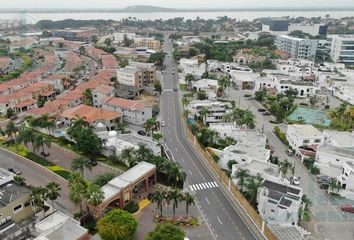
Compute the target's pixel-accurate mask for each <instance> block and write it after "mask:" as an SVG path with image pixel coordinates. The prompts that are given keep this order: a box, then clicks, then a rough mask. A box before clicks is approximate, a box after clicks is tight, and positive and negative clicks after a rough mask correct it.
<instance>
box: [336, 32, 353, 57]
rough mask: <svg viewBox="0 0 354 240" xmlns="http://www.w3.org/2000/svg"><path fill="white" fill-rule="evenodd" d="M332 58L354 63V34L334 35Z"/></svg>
mask: <svg viewBox="0 0 354 240" xmlns="http://www.w3.org/2000/svg"><path fill="white" fill-rule="evenodd" d="M331 58H332V59H333V61H335V62H341V63H345V64H354V35H335V36H332V43H331Z"/></svg>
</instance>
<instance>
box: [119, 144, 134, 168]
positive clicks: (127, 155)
mask: <svg viewBox="0 0 354 240" xmlns="http://www.w3.org/2000/svg"><path fill="white" fill-rule="evenodd" d="M120 159H122V161H123V162H125V163H126V164H128V165H129V167H134V166H135V165H136V164H137V163H138V159H137V156H136V154H135V149H134V148H133V147H128V148H125V149H123V151H122V153H121V154H120Z"/></svg>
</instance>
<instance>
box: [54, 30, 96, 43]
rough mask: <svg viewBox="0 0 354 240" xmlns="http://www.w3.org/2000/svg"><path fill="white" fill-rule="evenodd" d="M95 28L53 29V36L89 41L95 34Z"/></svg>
mask: <svg viewBox="0 0 354 240" xmlns="http://www.w3.org/2000/svg"><path fill="white" fill-rule="evenodd" d="M93 33H94V31H93V29H66V30H56V31H53V32H52V34H53V37H57V38H64V39H65V40H68V41H80V42H89V41H90V40H91V37H92V35H93Z"/></svg>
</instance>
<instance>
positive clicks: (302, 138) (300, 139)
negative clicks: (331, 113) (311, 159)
mask: <svg viewBox="0 0 354 240" xmlns="http://www.w3.org/2000/svg"><path fill="white" fill-rule="evenodd" d="M286 138H287V140H288V141H289V145H290V146H291V147H292V149H294V150H295V151H296V152H297V153H300V152H299V148H300V147H303V146H306V147H310V148H312V149H317V147H318V146H319V145H321V144H322V143H323V135H322V133H321V132H320V131H319V130H318V129H317V128H315V127H314V126H312V125H310V124H307V125H298V124H293V125H288V130H287V132H286Z"/></svg>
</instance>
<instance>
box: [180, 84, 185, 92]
mask: <svg viewBox="0 0 354 240" xmlns="http://www.w3.org/2000/svg"><path fill="white" fill-rule="evenodd" d="M179 89H180V90H181V91H186V89H187V85H186V84H180V85H179Z"/></svg>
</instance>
